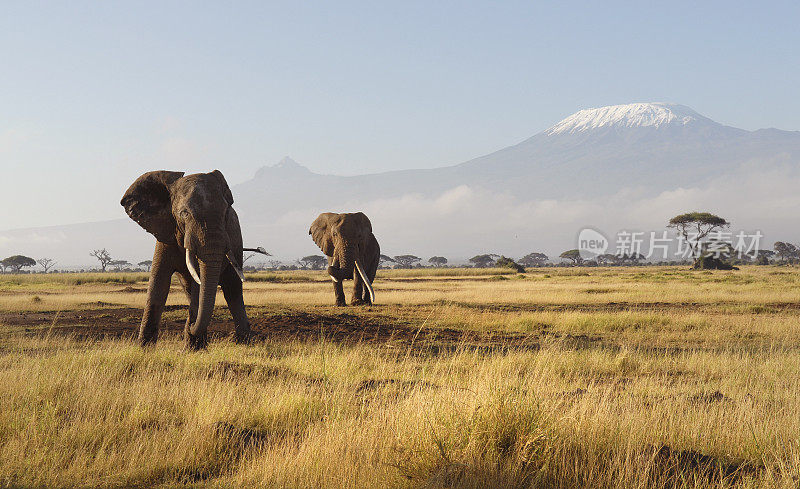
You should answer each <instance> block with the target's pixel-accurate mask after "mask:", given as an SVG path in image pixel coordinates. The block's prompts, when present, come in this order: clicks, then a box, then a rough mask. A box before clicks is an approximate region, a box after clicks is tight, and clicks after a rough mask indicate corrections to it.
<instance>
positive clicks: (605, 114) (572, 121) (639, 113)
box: [545, 102, 716, 136]
mask: <svg viewBox="0 0 800 489" xmlns="http://www.w3.org/2000/svg"><path fill="white" fill-rule="evenodd" d="M698 122H701V123H712V124H716V123H715V122H714V121H712V120H711V119H708V118H707V117H703V116H702V115H700V114H698V113H697V112H695V111H694V110H692V109H690V108H689V107H686V106H685V105H678V104H669V103H664V102H651V103H643V104H625V105H609V106H606V107H599V108H596V109H585V110H581V111H578V112H576V113H574V114H572V115H571V116H569V117H567V118H566V119H564V120H562V121H561V122H559V123H558V124H556V125H554V126H553V127H551V128H550V129H548V130H547V131H545V134H547V135H548V136H553V135H556V134H574V133H576V132H584V131H591V130H597V129H601V128H612V127H615V128H632V127H653V128H658V127H661V126H665V125H668V124H672V125H679V126H685V125H687V124H692V123H698Z"/></svg>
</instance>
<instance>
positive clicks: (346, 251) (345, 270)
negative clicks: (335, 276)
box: [339, 242, 357, 280]
mask: <svg viewBox="0 0 800 489" xmlns="http://www.w3.org/2000/svg"><path fill="white" fill-rule="evenodd" d="M356 252H357V250H356V246H355V245H352V244H349V243H347V242H345V243H343V244H342V249H341V251H340V255H339V278H340V279H341V280H346V279H350V278H353V276H354V273H355V266H356Z"/></svg>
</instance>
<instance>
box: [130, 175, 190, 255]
mask: <svg viewBox="0 0 800 489" xmlns="http://www.w3.org/2000/svg"><path fill="white" fill-rule="evenodd" d="M182 176H183V172H177V171H167V170H159V171H151V172H148V173H145V174H144V175H142V176H140V177H139V178H137V179H136V181H135V182H133V184H132V185H131V186H130V187H128V190H127V191H126V192H125V195H123V196H122V200H120V204H121V205H122V206H123V207H124V208H125V212H126V213H127V214H128V216H129V217H130V218H131V219H133V220H134V221H136V223H138V224H139V225H140V226H142V227H143V228H144V229H145V230H146V231H147V232H149V233H152V234H153V235H155V236H156V238H157V239H158V240H159V241H165V240H169V238H170V234H171V233H172V232H173V231H174V229H170V226H169V223H172V224H173V227H174V221H173V220H172V201H171V198H170V193H169V187H170V185H172V184H173V183H175V181H176V180H178V179H179V178H181V177H182ZM165 242H166V241H165Z"/></svg>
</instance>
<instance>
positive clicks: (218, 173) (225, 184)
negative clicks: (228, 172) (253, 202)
mask: <svg viewBox="0 0 800 489" xmlns="http://www.w3.org/2000/svg"><path fill="white" fill-rule="evenodd" d="M211 174H212V175H213V176H214V178H216V179H217V181H218V182H219V184H220V186H222V195H223V197H225V201H226V202H227V203H228V205H233V194H232V193H231V188H230V187H228V182H227V181H225V177H224V176H223V175H222V172H221V171H219V170H214V171H212V172H211Z"/></svg>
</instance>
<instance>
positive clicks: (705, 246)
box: [0, 212, 800, 273]
mask: <svg viewBox="0 0 800 489" xmlns="http://www.w3.org/2000/svg"><path fill="white" fill-rule="evenodd" d="M667 227H668V228H671V229H674V230H675V231H676V232H677V233H678V235H679V236H680V237H681V238H682V240H683V241H684V242H685V243H686V245H687V246H688V247H689V251H690V253H689V254H688V255H689V256H688V258H684V259H679V260H672V261H660V262H657V263H648V264H650V265H676V264H686V263H691V264H692V265H693V266H694V268H728V269H729V268H732V267H733V265H737V264H743V263H754V264H759V265H769V264H779V265H790V264H800V246H798V245H795V244H793V243H789V242H786V241H776V242H775V244H774V246H773V249H772V250H769V249H759V250H753V252H752V253H749V254H742V253H737V252H736V251H735V250H734V249H733V247H732V246H731V245H730V244H729V243H724V244H722V246H720V243H713V242H712V241H708V240H706V238H708V237H709V236H711V235H712V233H714V232H716V231H719V230H721V229H724V228H728V227H730V222H728V221H727V220H726V219H724V218H722V217H719V216H717V215H714V214H711V213H708V212H689V213H685V214H680V215H677V216H675V217H673V218H672V219H670V220H669V222H668V224H667ZM711 244H715V245H716V246H715V249H714V253H713V255H714V256H713V257H712V256H711V255H712V253H711V251H710V245H711ZM89 256H92V257H94V258H95V259H96V260H97V261H98V265H99V267H100V268H99V270H100V271H102V272H106V271H108V270H109V269H111V270H113V271H116V272H123V271H131V272H134V271H149V270H150V267H151V266H152V264H153V262H152V260H143V261H140V262H138V263H136V264H134V263H131V262H129V261H128V260H124V259H119V258H114V257H113V256H112V255H111V253H110V252H109V251H108V250H107V249H105V248H102V249H96V250H92V251H91V252H90V253H89ZM253 256H255V254H254V253H249V254H245V255H244V263H245V264H246V263H247V261H248V260H250V259H251V258H253ZM267 256H271V255H269V254H268V253H267ZM558 258H560V259H561V260H562V261H561V262H559V263H551V261H550V258H549V257H548V256H547V255H546V254H544V253H541V252H531V253H528V254H527V255H525V256H522V257H520V258H519V259H517V260H515V259H513V258H510V257H506V256H503V255H499V254H496V253H481V254H478V255H475V256H473V257H472V258H470V259H469V264H470V266H472V267H475V268H489V267H501V268H511V269H514V270H516V271H519V272H524V271H525V267H544V266H609V265H614V266H620V265H641V264H644V263H645V260H646V258H645V257H644V256H643V255H642V254H641V253H635V252H630V253H621V254H610V253H604V254H601V255H598V256H596V257H594V258H591V259H585V258H584V257H583V256H582V255H581V252H580V250H578V249H570V250H566V251H564V252H562V253H561V254H560V255H559V256H558ZM425 263H426V264H423V258H421V257H419V256H416V255H412V254H404V255H394V256H389V255H380V260H379V265H378V266H379V268H399V269H404V268H405V269H407V268H423V267H436V268H440V267H447V266H450V262H449V261H448V259H447V258H446V257H444V256H439V255H435V256H431V257H430V258H428V259H427V261H426V262H425ZM327 264H328V259H327V257H325V256H322V255H308V256H304V257H302V258H298V259H297V261H296V262H293V263H290V264H284V263H281V262H280V261H277V260H269V261H266V262H260V263H255V264H252V265H246V266H244V269H245V270H246V271H257V270H322V269H324V268H326V266H327ZM37 265H38V266H39V267H40V269H37V270H31V269H33V267H35V266H37ZM55 265H56V261H55V260H53V259H51V258H46V257H45V258H39V259H33V258H31V257H28V256H25V255H13V256H9V257H7V258H5V259H3V260H0V273H30V272H31V271H40V272H42V273H49V272H51V271H55V270H54V266H55Z"/></svg>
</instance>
